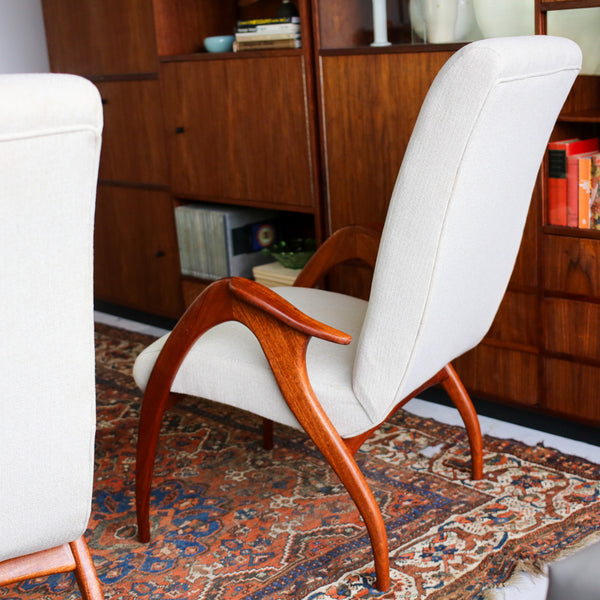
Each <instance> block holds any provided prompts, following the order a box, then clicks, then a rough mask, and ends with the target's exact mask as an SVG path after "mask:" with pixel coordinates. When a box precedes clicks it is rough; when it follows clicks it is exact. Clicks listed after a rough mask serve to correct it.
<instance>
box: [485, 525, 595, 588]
mask: <svg viewBox="0 0 600 600" xmlns="http://www.w3.org/2000/svg"><path fill="white" fill-rule="evenodd" d="M597 541H600V532H594V533H592V534H590V535H589V536H587V537H586V538H585V539H583V540H581V541H580V542H579V543H577V544H574V545H573V546H570V547H569V548H565V549H564V550H562V551H561V552H559V553H557V554H556V555H555V556H554V557H553V560H552V561H550V562H556V561H558V560H562V559H563V558H567V557H568V556H572V555H573V554H575V553H576V552H578V551H579V550H583V549H584V548H586V547H587V546H590V545H592V544H593V543H595V542H597ZM550 562H544V561H537V560H536V561H534V562H533V563H531V562H525V561H517V563H516V564H515V567H514V569H513V571H512V574H511V576H510V577H509V578H508V580H507V581H506V582H505V583H504V584H502V585H501V586H498V587H496V588H493V589H489V590H485V591H484V592H483V600H505V594H504V591H505V590H506V589H507V588H510V587H515V588H518V587H520V586H523V585H525V584H527V583H529V582H530V581H531V578H532V577H540V576H541V577H547V576H548V565H549V564H550Z"/></svg>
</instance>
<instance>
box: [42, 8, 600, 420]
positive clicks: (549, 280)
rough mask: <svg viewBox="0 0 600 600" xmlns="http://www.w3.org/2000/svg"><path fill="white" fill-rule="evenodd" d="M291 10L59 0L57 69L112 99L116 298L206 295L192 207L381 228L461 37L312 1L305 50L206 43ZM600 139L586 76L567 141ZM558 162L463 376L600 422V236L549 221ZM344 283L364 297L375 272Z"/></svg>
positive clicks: (107, 139)
mask: <svg viewBox="0 0 600 600" xmlns="http://www.w3.org/2000/svg"><path fill="white" fill-rule="evenodd" d="M498 1H500V0H498ZM279 4H280V0H260V1H259V2H255V3H253V4H250V5H247V6H239V5H238V2H237V1H236V0H224V1H223V2H215V1H214V0H180V1H178V2H173V1H172V0H153V1H152V2H150V1H149V0H120V2H118V3H107V2H102V1H101V0H43V6H44V11H45V17H46V27H47V37H48V44H49V50H50V59H51V66H52V69H53V70H54V71H67V72H73V73H79V74H82V75H84V76H86V77H89V78H90V79H91V80H92V81H94V82H96V83H97V85H98V87H99V89H100V90H101V93H102V96H103V98H104V99H105V102H106V104H105V122H106V125H105V136H104V153H103V157H102V165H101V172H100V186H99V195H98V211H97V215H98V218H97V233H96V292H97V296H98V297H99V298H100V299H103V300H107V301H110V302H114V303H117V304H122V305H125V306H130V307H132V308H136V309H138V310H144V311H147V312H151V313H155V314H159V315H163V316H171V317H173V316H179V314H181V311H182V310H183V308H184V305H185V304H187V303H189V301H190V300H191V299H192V298H193V297H194V296H195V295H197V293H198V292H199V291H200V290H201V289H203V287H204V285H205V282H202V281H200V280H197V279H194V278H189V277H183V278H182V277H181V276H180V272H179V263H178V253H177V242H176V237H175V230H174V223H173V209H174V207H175V206H177V205H178V204H179V203H187V202H211V203H213V202H216V203H222V204H229V205H232V206H251V207H257V208H268V209H277V210H278V211H280V214H281V215H282V221H283V223H284V228H285V232H286V233H287V232H290V233H291V234H293V233H298V234H301V235H314V236H316V237H317V238H318V239H322V238H324V237H325V236H327V235H329V234H330V233H331V232H332V231H334V230H335V229H338V228H339V227H341V226H344V225H346V224H350V223H354V224H363V225H368V226H375V227H379V226H381V225H382V224H383V221H384V218H385V214H386V211H387V206H388V202H389V198H390V197H391V194H392V190H393V187H394V183H395V180H396V176H397V173H398V169H399V167H400V164H401V162H402V159H403V156H404V151H405V148H406V145H407V143H408V140H409V138H410V135H411V133H412V128H413V126H414V123H415V121H416V118H417V115H418V112H419V110H420V107H421V103H422V101H423V99H424V97H425V95H426V93H427V90H428V89H429V86H430V84H431V82H432V81H433V79H434V77H435V75H436V74H437V72H438V71H439V69H440V68H441V66H442V65H443V64H444V63H445V62H446V60H447V59H448V58H449V57H450V56H451V54H452V53H453V52H455V51H456V50H457V49H458V48H459V47H460V46H461V44H459V43H457V44H443V45H442V44H440V45H433V44H423V43H419V44H413V43H411V33H410V23H409V19H408V0H401V1H400V2H398V1H395V0H394V1H393V0H390V1H389V2H388V5H387V6H388V25H389V27H388V37H389V39H390V41H391V42H392V45H391V46H389V47H384V48H380V47H377V48H374V47H371V45H370V43H371V41H372V39H373V31H372V29H373V27H372V10H371V2H370V1H369V0H298V1H297V5H298V8H299V10H300V16H301V22H302V41H303V45H302V48H301V49H298V50H289V51H288V50H285V51H260V52H258V51H257V52H244V53H238V54H234V53H227V54H214V55H211V54H208V53H206V52H204V51H203V49H202V41H203V38H204V37H206V36H209V35H217V34H227V33H231V32H232V31H233V28H234V26H235V23H236V21H237V19H240V18H258V17H264V16H274V15H275V14H276V11H277V8H278V6H279ZM599 5H600V2H598V1H592V0H587V1H583V0H577V1H576V0H553V1H550V0H536V8H535V10H536V27H537V31H538V32H540V33H543V32H545V27H546V20H545V13H546V11H548V10H562V9H584V8H591V7H595V6H599ZM115 7H116V8H115ZM597 135H600V77H598V76H590V75H583V76H580V77H579V78H578V79H577V81H576V84H575V86H574V89H573V91H572V93H571V95H570V96H569V98H568V100H567V102H566V104H565V108H564V110H563V112H562V115H561V117H560V119H559V121H558V123H557V125H556V128H555V131H554V134H553V136H554V138H555V139H559V138H564V137H573V136H579V137H586V136H597ZM544 169H545V167H543V168H542V174H541V177H540V183H539V185H538V186H537V188H536V191H535V193H534V197H533V202H532V208H531V211H530V215H529V218H528V221H527V225H526V229H525V235H524V238H523V243H522V246H521V251H520V254H519V257H518V260H517V264H516V267H515V271H514V273H513V276H512V279H511V282H510V285H509V288H508V291H507V294H506V297H505V299H504V301H503V303H502V305H501V307H500V311H499V314H498V317H497V319H496V321H495V322H494V324H493V326H492V328H491V330H490V332H489V334H488V335H487V337H486V338H485V340H484V342H483V343H482V344H481V345H480V346H478V347H477V348H476V349H475V350H473V351H472V352H470V353H468V354H467V355H465V356H464V357H461V358H460V359H459V360H458V361H457V362H456V368H457V370H458V371H459V374H460V375H461V377H462V379H463V381H465V383H466V385H467V387H468V388H469V390H470V391H471V393H472V394H473V395H474V396H476V397H486V398H490V399H493V400H494V401H497V402H500V403H503V404H508V405H511V404H512V405H515V406H522V407H528V408H531V409H532V410H536V411H541V412H548V413H551V414H555V415H561V416H564V417H566V418H570V419H575V420H579V421H582V422H586V423H591V424H595V425H600V403H599V402H597V401H596V393H597V392H596V390H597V389H598V388H599V387H600V263H599V259H600V239H599V237H600V236H599V235H598V234H597V233H596V232H594V231H581V230H572V229H567V228H558V227H549V226H547V225H545V223H546V220H545V216H544V205H545V202H544V199H545V194H546V191H545V187H544V174H545V170H544ZM499 209H500V208H499ZM492 221H493V216H492ZM491 224H493V223H491ZM329 283H330V285H331V287H332V288H333V289H337V290H341V291H345V292H348V293H352V294H355V295H357V296H362V297H366V296H367V295H368V291H369V287H370V273H369V272H368V271H367V270H364V271H363V270H361V269H360V268H359V269H354V268H353V269H352V270H349V269H340V270H338V271H337V272H336V273H335V274H334V276H333V277H332V278H331V281H330V282H329Z"/></svg>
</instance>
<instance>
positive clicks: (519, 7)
mask: <svg viewBox="0 0 600 600" xmlns="http://www.w3.org/2000/svg"><path fill="white" fill-rule="evenodd" d="M473 2H474V6H475V18H476V19H477V24H478V25H479V28H480V29H481V32H482V33H483V35H484V36H485V37H502V36H511V35H533V34H534V32H535V22H534V12H535V3H534V0H503V1H502V2H499V1H498V0H473ZM598 31H600V8H597V7H596V8H577V9H569V10H550V11H548V33H549V34H550V35H558V36H561V37H566V38H569V39H571V40H573V41H574V42H577V44H579V46H580V47H581V50H582V52H583V64H582V68H581V73H582V74H583V75H598V74H600V35H598Z"/></svg>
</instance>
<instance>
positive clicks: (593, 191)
mask: <svg viewBox="0 0 600 600" xmlns="http://www.w3.org/2000/svg"><path fill="white" fill-rule="evenodd" d="M589 206H590V229H600V154H596V155H594V156H592V160H591V173H590V202H589Z"/></svg>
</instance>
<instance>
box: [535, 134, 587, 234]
mask: <svg viewBox="0 0 600 600" xmlns="http://www.w3.org/2000/svg"><path fill="white" fill-rule="evenodd" d="M596 151H598V138H591V139H587V140H580V139H577V138H572V139H568V140H559V141H556V142H550V143H549V144H548V198H547V221H548V224H549V225H561V226H565V227H566V226H567V221H568V217H567V156H570V155H573V154H583V153H585V152H596Z"/></svg>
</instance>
